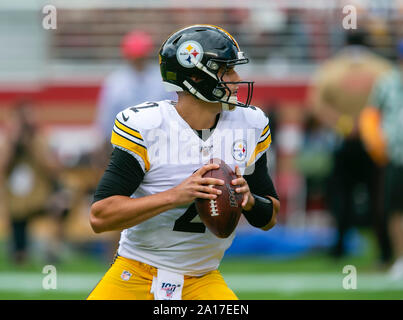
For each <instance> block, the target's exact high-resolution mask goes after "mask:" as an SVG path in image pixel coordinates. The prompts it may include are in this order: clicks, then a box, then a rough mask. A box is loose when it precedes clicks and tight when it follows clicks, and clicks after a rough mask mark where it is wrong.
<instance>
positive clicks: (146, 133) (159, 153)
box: [88, 25, 280, 300]
mask: <svg viewBox="0 0 403 320" xmlns="http://www.w3.org/2000/svg"><path fill="white" fill-rule="evenodd" d="M248 61H249V60H248V59H247V58H246V57H245V55H244V53H243V52H242V51H241V50H240V48H239V46H238V43H237V42H236V41H235V39H234V38H233V37H232V36H231V35H230V34H229V33H228V32H227V31H225V30H223V29H221V28H219V27H216V26H211V25H194V26H190V27H186V28H184V29H181V30H179V31H177V32H175V33H174V34H172V35H171V36H170V37H169V38H168V39H167V40H166V41H165V42H164V43H163V45H162V46H161V49H160V52H159V63H160V69H161V75H162V80H163V83H164V85H165V86H166V88H167V90H170V91H176V92H177V94H178V101H177V102H174V101H169V100H164V101H152V102H144V103H143V104H140V105H137V106H132V107H129V108H127V109H125V110H123V111H121V112H120V113H118V115H117V116H116V119H115V124H114V128H113V131H112V136H111V143H112V145H113V146H114V150H113V152H112V155H111V160H110V163H109V165H108V168H107V169H106V170H105V173H104V175H103V177H102V178H101V180H100V182H99V184H98V187H97V189H96V191H95V195H94V202H93V204H92V206H91V212H90V224H91V227H92V229H93V230H94V231H95V232H96V233H100V232H105V231H111V230H122V232H121V238H120V241H119V248H118V251H117V254H116V258H115V260H114V262H113V264H112V266H111V267H110V269H109V270H108V271H107V272H106V274H105V275H104V277H103V278H102V279H101V281H100V282H99V283H98V284H97V286H96V287H95V288H94V290H93V291H92V292H91V293H90V295H89V297H88V299H139V300H148V299H156V300H170V299H184V300H185V299H194V300H213V299H220V300H230V299H237V296H236V295H235V294H234V292H233V291H232V290H231V289H230V288H229V287H228V286H227V285H226V283H225V281H224V279H223V277H222V276H221V274H220V272H219V271H218V267H219V264H220V261H221V259H222V258H223V256H224V252H225V250H226V249H227V248H228V247H229V246H230V245H231V243H232V241H233V239H234V237H235V232H233V233H232V234H231V235H230V236H229V237H228V238H224V239H222V238H218V237H216V236H215V235H214V234H213V233H211V232H210V231H209V230H208V229H207V228H206V227H205V225H204V224H203V223H202V222H201V220H200V218H199V216H198V215H197V211H196V208H195V204H194V201H195V199H197V198H202V199H216V198H217V196H219V194H220V191H219V190H218V189H217V188H214V186H216V185H222V184H223V183H224V181H222V180H219V179H214V178H203V175H204V174H205V173H206V172H208V171H209V170H212V169H216V168H218V165H217V164H207V165H206V163H208V161H209V159H211V158H220V159H222V160H224V161H225V163H227V164H228V165H229V166H230V167H231V168H232V169H233V170H234V171H235V172H236V174H237V178H236V179H234V180H233V181H232V183H233V184H234V185H238V186H239V187H237V189H236V192H238V193H240V194H242V196H243V197H242V199H243V201H242V208H243V211H242V212H243V214H244V216H245V218H246V220H247V221H248V222H249V223H250V224H251V225H252V226H254V227H256V228H260V229H262V230H269V229H271V228H272V227H273V226H274V225H275V223H276V215H277V212H278V210H279V207H280V202H279V200H278V196H277V193H276V191H275V188H274V186H273V183H272V180H271V178H270V176H269V174H268V170H267V159H266V151H267V149H268V148H269V146H270V143H271V133H270V127H269V119H268V118H267V116H266V115H265V114H264V112H263V111H262V110H261V109H259V108H258V107H254V106H251V105H250V101H251V98H252V92H253V82H251V81H241V79H240V77H239V75H238V73H237V72H236V71H235V69H234V68H235V66H237V65H241V64H245V63H248ZM241 85H245V86H247V88H248V94H247V99H246V101H245V102H240V101H238V98H237V91H238V89H239V86H241Z"/></svg>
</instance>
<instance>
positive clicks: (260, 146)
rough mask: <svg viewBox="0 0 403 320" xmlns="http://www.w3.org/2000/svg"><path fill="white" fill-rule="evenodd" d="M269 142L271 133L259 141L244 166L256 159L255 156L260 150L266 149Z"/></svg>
mask: <svg viewBox="0 0 403 320" xmlns="http://www.w3.org/2000/svg"><path fill="white" fill-rule="evenodd" d="M270 144H271V134H269V135H268V136H267V137H266V139H264V140H263V141H261V142H259V143H258V144H257V145H256V148H255V151H254V152H253V154H252V156H251V158H250V159H249V161H248V163H247V164H246V166H249V165H250V164H251V163H252V162H253V161H254V160H255V159H256V156H257V155H258V154H259V153H261V152H262V151H264V150H266V149H267V148H268V147H269V146H270Z"/></svg>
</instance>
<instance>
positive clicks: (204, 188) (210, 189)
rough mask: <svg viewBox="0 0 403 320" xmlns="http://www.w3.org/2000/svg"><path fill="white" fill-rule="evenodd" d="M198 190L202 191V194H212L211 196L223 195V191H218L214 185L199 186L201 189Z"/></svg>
mask: <svg viewBox="0 0 403 320" xmlns="http://www.w3.org/2000/svg"><path fill="white" fill-rule="evenodd" d="M197 190H198V191H201V192H205V193H211V194H221V193H222V191H221V190H218V189H216V188H214V187H213V186H212V185H209V186H199V187H198V188H197Z"/></svg>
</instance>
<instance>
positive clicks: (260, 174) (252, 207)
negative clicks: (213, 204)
mask: <svg viewBox="0 0 403 320" xmlns="http://www.w3.org/2000/svg"><path fill="white" fill-rule="evenodd" d="M236 170H237V171H238V172H237V175H238V178H237V179H234V180H233V181H232V183H233V184H234V185H240V187H239V188H237V190H236V192H238V193H242V194H243V201H242V207H243V214H244V216H245V218H246V220H248V222H249V223H250V224H251V225H252V226H254V227H257V228H260V229H262V230H265V231H267V230H270V229H271V228H273V227H274V226H275V225H276V223H277V214H278V212H279V210H280V201H279V197H278V195H277V192H276V190H275V188H274V185H273V181H272V180H271V178H270V175H269V173H268V171H267V158H266V154H265V153H264V154H263V155H262V156H261V157H260V158H259V160H257V161H256V163H255V170H254V171H253V173H252V174H250V175H246V176H244V177H242V176H241V175H240V172H239V168H237V169H236Z"/></svg>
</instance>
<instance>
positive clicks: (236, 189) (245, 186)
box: [235, 185, 249, 193]
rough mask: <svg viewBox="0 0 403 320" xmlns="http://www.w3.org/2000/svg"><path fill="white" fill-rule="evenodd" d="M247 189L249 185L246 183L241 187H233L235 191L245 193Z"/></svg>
mask: <svg viewBox="0 0 403 320" xmlns="http://www.w3.org/2000/svg"><path fill="white" fill-rule="evenodd" d="M248 191H249V186H248V185H243V186H241V187H238V188H235V192H236V193H246V192H248Z"/></svg>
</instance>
